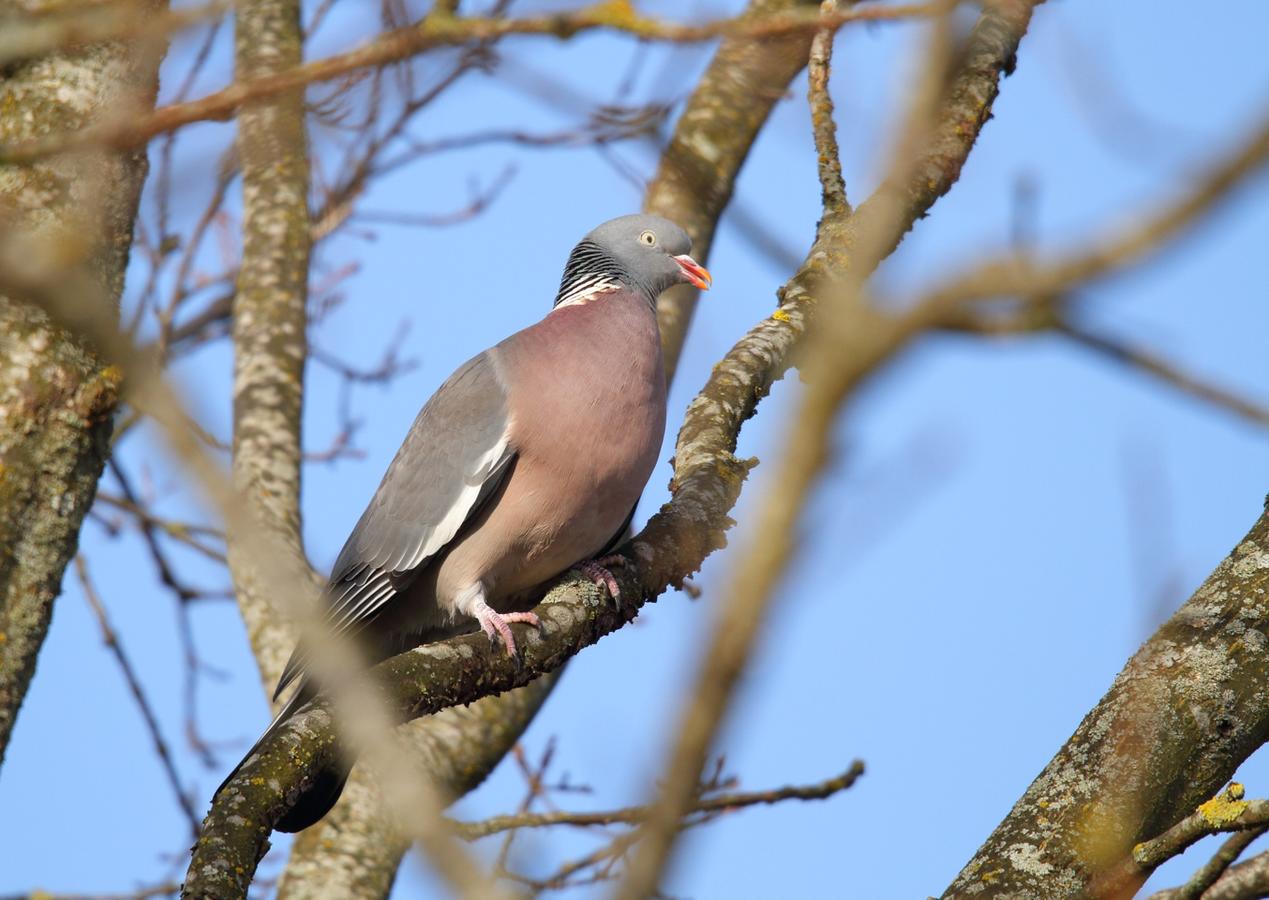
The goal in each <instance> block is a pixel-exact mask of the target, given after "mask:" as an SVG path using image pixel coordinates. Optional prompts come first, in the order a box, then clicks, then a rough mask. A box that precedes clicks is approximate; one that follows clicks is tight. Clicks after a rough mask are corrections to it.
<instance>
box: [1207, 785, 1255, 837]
mask: <svg viewBox="0 0 1269 900" xmlns="http://www.w3.org/2000/svg"><path fill="white" fill-rule="evenodd" d="M1244 793H1245V791H1244V790H1243V786H1242V785H1241V784H1239V783H1238V782H1237V781H1235V782H1232V783H1231V784H1230V786H1229V787H1227V788H1225V790H1224V791H1222V792H1221V793H1219V794H1217V795H1216V796H1215V797H1213V798H1212V799H1211V800H1208V801H1207V802H1206V803H1202V804H1199V808H1198V811H1199V815H1201V816H1202V817H1203V821H1205V822H1207V824H1208V825H1210V826H1212V827H1213V828H1228V827H1229V826H1230V825H1233V824H1234V823H1235V822H1237V821H1238V819H1239V817H1240V816H1242V814H1243V813H1244V812H1245V811H1246V809H1247V801H1246V800H1244V799H1243V794H1244Z"/></svg>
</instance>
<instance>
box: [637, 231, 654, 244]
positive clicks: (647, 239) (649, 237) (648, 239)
mask: <svg viewBox="0 0 1269 900" xmlns="http://www.w3.org/2000/svg"><path fill="white" fill-rule="evenodd" d="M639 240H641V241H643V242H644V243H645V244H647V245H648V246H649V247H655V246H656V243H657V236H656V235H655V234H653V233H652V232H651V231H645V232H644V233H643V234H641V235H639Z"/></svg>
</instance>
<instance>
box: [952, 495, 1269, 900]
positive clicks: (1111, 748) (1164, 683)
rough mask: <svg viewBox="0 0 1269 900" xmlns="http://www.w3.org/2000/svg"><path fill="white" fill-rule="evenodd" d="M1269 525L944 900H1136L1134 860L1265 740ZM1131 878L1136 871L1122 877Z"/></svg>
mask: <svg viewBox="0 0 1269 900" xmlns="http://www.w3.org/2000/svg"><path fill="white" fill-rule="evenodd" d="M1267 592H1269V515H1262V516H1261V517H1260V519H1259V520H1258V521H1257V522H1256V524H1255V525H1254V526H1253V527H1252V529H1251V531H1250V533H1248V535H1247V536H1246V537H1245V538H1244V539H1243V540H1242V541H1241V542H1240V543H1239V544H1238V546H1237V547H1235V548H1234V550H1233V552H1232V553H1231V554H1230V555H1229V556H1228V557H1227V558H1226V559H1225V560H1224V561H1222V562H1221V564H1220V565H1219V566H1217V567H1216V569H1215V571H1213V572H1212V574H1211V575H1210V576H1209V577H1208V579H1207V581H1205V582H1204V583H1203V584H1202V586H1200V587H1199V589H1198V590H1197V591H1195V593H1194V595H1193V596H1192V597H1191V598H1190V599H1189V600H1188V601H1186V603H1185V604H1184V605H1183V606H1182V607H1181V608H1180V609H1179V610H1177V612H1176V613H1175V614H1174V615H1173V616H1172V618H1171V619H1169V620H1168V621H1167V622H1166V623H1164V625H1163V626H1162V627H1161V628H1160V629H1159V630H1158V631H1157V632H1155V634H1154V635H1153V636H1152V637H1151V638H1150V640H1148V641H1147V642H1146V643H1145V645H1144V646H1143V647H1142V648H1141V649H1140V650H1138V651H1137V653H1136V654H1135V655H1134V656H1133V657H1132V659H1131V660H1129V661H1128V664H1127V666H1126V667H1125V668H1124V670H1123V671H1122V672H1120V673H1119V676H1118V677H1117V678H1116V679H1115V681H1114V684H1112V685H1111V688H1110V691H1109V692H1108V693H1107V694H1106V696H1105V697H1103V698H1102V700H1101V702H1100V703H1098V704H1097V706H1096V707H1095V708H1094V709H1093V710H1092V711H1091V712H1090V713H1089V714H1088V715H1087V716H1086V717H1085V719H1084V721H1083V722H1082V723H1080V726H1079V728H1078V729H1076V731H1075V734H1074V735H1073V736H1072V737H1071V739H1070V740H1069V741H1068V742H1067V744H1066V745H1065V746H1064V747H1063V748H1062V749H1061V750H1060V751H1058V754H1057V756H1055V757H1054V758H1053V760H1052V761H1051V762H1050V763H1049V764H1048V766H1046V767H1045V769H1044V771H1043V772H1041V773H1040V776H1039V777H1038V778H1037V779H1036V780H1035V781H1034V782H1033V783H1032V784H1031V786H1030V787H1029V788H1027V791H1026V793H1025V794H1023V796H1022V798H1021V799H1020V800H1019V801H1018V803H1017V804H1016V805H1015V806H1014V808H1013V810H1012V811H1011V812H1010V813H1009V815H1008V817H1006V819H1005V820H1004V822H1002V823H1001V824H1000V826H999V827H998V828H997V829H996V831H995V832H994V833H993V834H992V835H991V836H990V837H989V838H988V839H987V842H986V843H985V844H984V845H983V846H982V847H981V848H980V849H979V850H978V852H977V853H976V854H975V855H974V858H973V859H972V860H971V861H970V862H969V864H968V865H966V867H965V868H964V869H963V870H962V871H961V873H960V874H959V875H958V876H957V878H956V880H955V881H954V882H953V883H952V885H951V887H950V888H948V891H947V893H946V894H945V895H944V896H947V897H952V896H962V895H969V894H984V893H986V894H987V895H996V896H999V895H1003V894H1008V895H1013V896H1017V895H1027V894H1037V893H1042V894H1043V895H1044V896H1046V897H1084V896H1090V895H1094V896H1108V897H1127V896H1131V895H1132V893H1133V892H1134V891H1136V890H1137V888H1139V887H1140V886H1141V884H1142V883H1143V882H1144V881H1145V878H1146V876H1147V874H1148V871H1147V870H1144V869H1142V868H1141V867H1139V866H1136V865H1134V864H1133V863H1132V856H1133V848H1134V847H1135V846H1136V845H1137V844H1138V843H1140V842H1142V841H1146V840H1149V839H1151V838H1153V837H1155V836H1156V835H1158V834H1161V833H1162V832H1164V831H1166V830H1167V829H1168V828H1170V827H1171V826H1173V825H1174V824H1175V823H1177V822H1178V821H1179V820H1181V819H1182V818H1183V817H1184V816H1186V815H1187V814H1189V813H1190V812H1191V811H1192V810H1194V809H1195V808H1196V807H1198V806H1199V804H1200V803H1202V802H1203V801H1204V800H1206V799H1207V798H1208V797H1210V796H1212V795H1213V794H1214V793H1215V792H1216V790H1217V789H1218V788H1219V787H1220V786H1221V785H1222V784H1223V783H1224V782H1226V781H1227V780H1228V779H1229V777H1230V776H1231V775H1232V774H1233V772H1234V771H1235V770H1236V769H1237V768H1238V766H1239V764H1240V763H1241V762H1242V761H1243V760H1244V759H1246V758H1247V757H1248V756H1250V755H1251V753H1252V752H1254V751H1255V750H1256V748H1258V747H1259V746H1260V745H1261V744H1263V743H1264V741H1265V739H1266V737H1269V643H1267V642H1266V641H1265V639H1264V633H1265V631H1266V629H1269V608H1266V605H1265V603H1264V597H1265V595H1266V593H1267ZM1125 867H1127V868H1125Z"/></svg>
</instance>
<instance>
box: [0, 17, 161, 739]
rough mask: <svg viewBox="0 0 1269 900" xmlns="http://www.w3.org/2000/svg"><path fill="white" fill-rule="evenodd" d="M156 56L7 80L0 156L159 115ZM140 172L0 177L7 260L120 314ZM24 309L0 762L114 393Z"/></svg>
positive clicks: (2, 77) (0, 579)
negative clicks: (80, 283)
mask: <svg viewBox="0 0 1269 900" xmlns="http://www.w3.org/2000/svg"><path fill="white" fill-rule="evenodd" d="M60 5H62V4H56V3H14V2H11V0H0V12H2V13H3V14H4V15H5V16H6V17H10V18H11V19H13V20H18V21H21V20H23V19H26V18H31V19H36V18H38V17H39V16H40V15H41V14H43V13H46V12H48V11H49V9H50V8H53V7H57V6H60ZM160 54H161V49H160V48H158V47H156V46H150V45H130V44H124V43H104V44H98V45H95V46H87V47H80V48H78V49H77V51H76V52H75V53H73V54H65V55H54V56H48V57H43V58H40V59H35V60H30V61H27V62H24V63H21V64H16V65H13V66H10V67H8V68H6V69H5V70H4V71H3V72H0V105H2V106H3V108H4V109H6V110H7V111H8V112H6V114H5V115H3V116H0V143H4V144H19V143H24V142H29V141H40V140H44V139H46V138H48V137H49V136H50V135H53V134H65V133H72V132H75V131H77V130H80V129H85V128H89V127H91V126H92V125H93V124H94V123H100V122H102V121H113V120H114V119H115V117H118V116H125V117H138V116H140V115H141V114H142V111H144V110H148V109H150V108H152V107H153V104H154V94H155V90H156V84H157V81H156V79H157V71H158V60H159V56H160ZM145 172H146V161H145V155H144V153H140V152H135V151H128V152H119V153H116V152H106V151H95V152H89V153H85V154H81V155H79V156H77V157H75V158H73V159H61V160H55V161H46V162H39V163H34V164H30V165H19V164H7V165H6V164H0V234H3V236H4V240H5V241H6V242H7V243H8V244H9V246H8V247H6V248H5V250H6V253H18V254H21V255H24V256H27V257H28V258H32V259H39V260H45V261H46V262H47V264H46V265H44V266H43V267H42V268H43V270H44V272H45V274H46V275H47V274H48V273H57V277H61V276H62V275H63V274H65V273H68V272H74V273H80V274H82V277H84V278H85V279H87V280H89V281H90V282H91V283H92V285H93V291H94V292H93V293H92V294H90V295H87V296H85V297H84V298H83V300H84V302H101V303H104V304H113V305H114V306H115V309H117V304H118V302H119V295H120V293H121V291H122V289H123V278H124V271H125V268H126V265H127V259H128V249H129V247H130V246H131V241H132V223H133V220H134V219H135V217H136V209H137V201H138V198H139V196H140V191H141V184H142V182H143V181H144V179H145ZM19 245H20V246H19ZM37 287H38V286H37ZM30 304H31V297H29V296H26V295H24V294H23V293H21V292H14V291H10V292H8V293H7V295H0V548H2V550H0V759H3V756H4V752H5V749H6V748H7V747H8V743H9V738H10V736H11V733H12V729H13V723H14V720H15V718H16V716H17V712H18V708H19V706H20V705H21V703H22V699H23V697H25V695H26V689H27V686H28V685H29V683H30V680H31V676H32V674H33V673H34V671H35V659H36V654H37V653H38V652H39V649H40V646H41V644H42V643H43V641H44V635H45V633H46V632H47V630H48V625H49V618H50V615H51V613H52V604H53V599H54V597H56V596H57V594H58V591H59V590H60V586H61V582H62V575H63V573H64V571H65V569H66V564H67V563H68V562H69V561H70V559H71V557H72V556H73V555H74V553H75V547H76V543H77V541H78V536H79V528H80V524H81V523H82V521H83V517H84V515H85V513H87V511H88V509H89V507H90V506H91V505H92V497H93V491H94V489H95V487H96V484H97V479H98V478H99V477H100V475H101V470H102V466H103V465H104V463H105V460H106V456H107V454H108V452H109V439H110V430H111V419H112V416H113V414H114V410H115V407H116V403H117V392H118V384H119V376H118V372H117V371H114V370H112V369H103V367H102V366H101V365H100V363H99V362H98V361H97V360H96V359H95V358H94V357H93V356H92V354H91V353H90V352H89V351H88V350H87V349H86V347H85V346H84V345H83V344H82V343H81V342H80V341H79V340H77V339H75V338H73V337H72V336H70V335H68V334H67V333H66V332H64V331H63V330H62V329H60V328H58V327H56V326H54V325H53V324H51V323H50V322H49V320H48V317H47V316H46V315H45V314H44V312H43V311H41V310H39V309H38V308H36V307H34V306H32V305H30ZM113 314H115V315H117V312H114V313H113Z"/></svg>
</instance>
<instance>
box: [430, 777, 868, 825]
mask: <svg viewBox="0 0 1269 900" xmlns="http://www.w3.org/2000/svg"><path fill="white" fill-rule="evenodd" d="M863 774H864V764H863V763H862V762H860V761H859V760H855V761H854V762H853V763H851V765H850V768H848V769H847V770H846V771H845V772H842V773H841V774H840V775H837V776H834V777H833V778H829V779H826V780H824V781H821V782H817V783H815V784H809V785H786V786H785V787H781V788H774V789H772V790H769V791H742V792H736V793H730V794H718V795H716V796H713V797H702V798H700V799H698V800H697V801H696V802H695V803H694V804H693V805H692V807H691V809H690V810H689V814H691V813H716V812H724V811H727V810H731V809H741V808H743V807H746V806H756V805H759V804H763V805H771V804H774V803H780V802H782V801H784V800H825V799H827V798H829V797H831V796H833V795H834V794H836V793H838V792H840V791H844V790H846V789H847V788H849V787H851V786H852V785H853V784H854V783H855V782H856V781H857V780H858V779H859V777H860V776H861V775H863ZM650 811H651V807H648V806H628V807H626V808H624V809H614V810H609V811H606V812H593V813H581V812H552V813H528V812H521V813H518V814H515V815H508V816H494V817H493V818H489V819H485V820H483V821H480V822H455V823H454V830H455V833H456V834H458V836H459V837H461V838H462V839H463V840H466V841H474V840H477V839H478V838H483V837H488V836H489V835H493V834H498V833H500V832H503V831H512V830H514V829H518V828H546V827H551V826H555V825H572V826H576V827H593V826H596V825H619V824H624V825H638V824H641V823H642V822H644V821H646V820H647V818H648V814H649V812H650Z"/></svg>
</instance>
